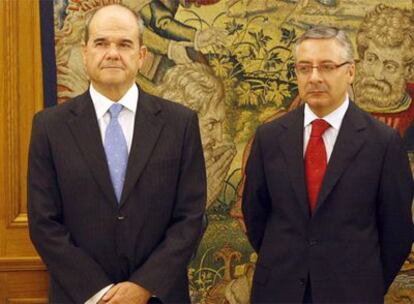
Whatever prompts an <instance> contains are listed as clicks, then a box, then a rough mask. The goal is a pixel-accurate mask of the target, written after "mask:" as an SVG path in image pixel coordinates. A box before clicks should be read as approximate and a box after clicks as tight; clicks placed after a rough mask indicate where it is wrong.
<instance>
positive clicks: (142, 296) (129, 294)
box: [99, 282, 151, 304]
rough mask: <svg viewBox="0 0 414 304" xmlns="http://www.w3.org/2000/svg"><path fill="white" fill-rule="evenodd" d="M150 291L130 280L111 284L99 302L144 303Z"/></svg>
mask: <svg viewBox="0 0 414 304" xmlns="http://www.w3.org/2000/svg"><path fill="white" fill-rule="evenodd" d="M149 298H151V293H150V292H149V291H148V290H146V289H145V288H142V287H141V286H139V285H137V284H135V283H132V282H122V283H118V284H116V285H115V286H113V287H112V288H111V289H109V291H108V292H107V293H106V294H105V295H104V296H103V297H102V299H101V301H99V304H146V303H147V302H148V300H149Z"/></svg>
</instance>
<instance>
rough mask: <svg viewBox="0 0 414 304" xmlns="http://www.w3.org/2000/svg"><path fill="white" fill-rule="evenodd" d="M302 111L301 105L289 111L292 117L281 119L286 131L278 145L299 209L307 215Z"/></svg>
mask: <svg viewBox="0 0 414 304" xmlns="http://www.w3.org/2000/svg"><path fill="white" fill-rule="evenodd" d="M303 111H304V107H303V106H301V107H300V108H299V109H298V110H296V111H295V112H294V113H293V112H292V113H291V114H292V117H290V119H286V120H284V121H282V125H283V126H284V127H285V129H286V132H283V134H282V136H281V137H280V146H281V148H282V151H283V154H284V157H285V159H286V164H287V166H288V172H289V176H290V179H291V182H292V186H293V189H294V191H295V193H296V196H297V198H298V201H299V203H300V206H301V209H302V210H303V212H304V215H305V216H306V217H309V207H308V196H307V190H306V183H305V167H304V161H303V115H304V114H303Z"/></svg>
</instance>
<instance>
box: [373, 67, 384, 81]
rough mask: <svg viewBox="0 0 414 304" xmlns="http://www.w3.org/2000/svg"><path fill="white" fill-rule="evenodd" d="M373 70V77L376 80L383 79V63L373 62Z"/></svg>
mask: <svg viewBox="0 0 414 304" xmlns="http://www.w3.org/2000/svg"><path fill="white" fill-rule="evenodd" d="M372 69H373V71H374V77H375V79H377V80H383V79H384V64H382V63H378V64H374V65H373V67H372Z"/></svg>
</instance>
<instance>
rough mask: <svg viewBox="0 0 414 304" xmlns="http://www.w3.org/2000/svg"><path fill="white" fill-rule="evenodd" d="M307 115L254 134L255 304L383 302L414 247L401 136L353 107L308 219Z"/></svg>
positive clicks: (250, 217)
mask: <svg viewBox="0 0 414 304" xmlns="http://www.w3.org/2000/svg"><path fill="white" fill-rule="evenodd" d="M303 109H304V107H303V106H302V107H300V108H299V109H297V110H295V111H293V112H290V113H288V114H286V115H285V116H283V117H282V118H280V119H277V120H275V121H272V122H270V123H267V124H265V125H263V126H261V127H259V129H258V130H257V133H256V137H255V140H254V143H253V147H252V151H251V154H250V158H249V160H248V164H247V169H246V178H247V179H246V184H245V191H244V195H243V205H242V206H243V213H244V216H245V221H246V226H247V234H248V237H249V240H250V242H251V244H252V246H253V248H254V249H255V250H256V251H257V252H258V255H259V257H258V261H257V268H256V273H255V275H254V282H253V290H252V301H253V302H254V303H269V302H271V303H289V302H295V303H300V302H301V301H302V299H303V294H304V290H305V286H306V284H307V279H308V276H309V277H310V285H311V289H312V296H313V300H314V302H316V303H341V302H342V303H369V302H377V303H379V302H382V301H383V295H384V293H385V292H386V290H387V288H388V287H389V285H390V284H391V282H392V281H393V279H394V277H395V275H396V274H397V272H398V271H399V269H400V267H401V265H402V263H403V261H404V259H405V258H406V257H407V255H408V253H409V251H410V248H411V243H412V234H411V231H412V221H411V200H412V197H413V180H412V175H411V171H410V168H409V164H408V159H407V153H406V151H405V150H404V148H403V144H402V140H401V138H400V136H399V135H398V134H397V133H396V132H395V131H394V130H392V129H391V128H388V127H386V126H385V125H384V124H382V123H380V122H378V121H376V120H375V119H374V118H373V117H371V116H370V115H368V114H366V113H365V112H362V111H361V110H360V109H358V108H357V107H356V106H355V105H354V104H353V103H352V102H351V103H350V106H349V108H348V110H347V112H346V115H345V117H344V120H343V123H342V127H341V129H340V131H339V134H338V137H337V140H336V143H335V146H334V149H333V152H332V155H331V158H330V160H329V163H328V168H327V172H326V175H325V177H324V180H323V184H322V187H321V190H320V194H319V197H318V202H317V207H316V210H315V211H314V214H313V215H312V216H310V214H309V208H308V198H307V191H306V184H305V173H304V160H303V116H304V114H303Z"/></svg>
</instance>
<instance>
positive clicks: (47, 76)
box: [39, 0, 57, 108]
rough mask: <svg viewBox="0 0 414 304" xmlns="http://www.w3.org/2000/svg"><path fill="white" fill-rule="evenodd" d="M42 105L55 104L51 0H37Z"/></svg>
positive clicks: (55, 81) (53, 33)
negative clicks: (40, 49) (41, 71)
mask: <svg viewBox="0 0 414 304" xmlns="http://www.w3.org/2000/svg"><path fill="white" fill-rule="evenodd" d="M39 4H40V6H39V9H40V32H41V47H42V67H43V73H42V74H43V96H44V101H43V102H44V107H45V108H46V107H50V106H54V105H56V104H57V74H56V56H55V29H54V17H53V0H39Z"/></svg>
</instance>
